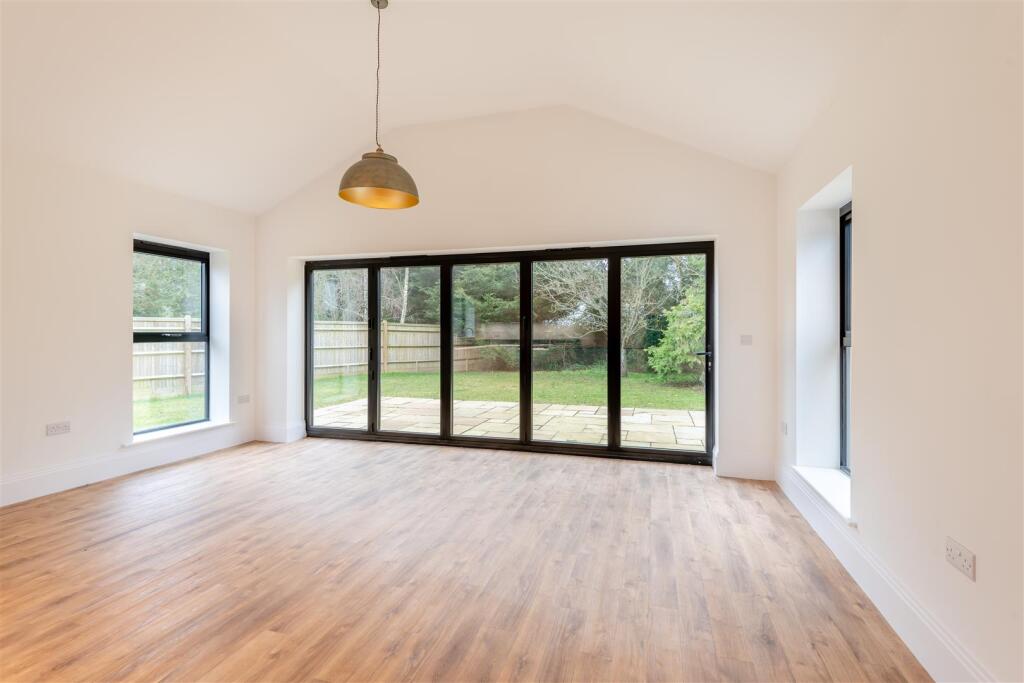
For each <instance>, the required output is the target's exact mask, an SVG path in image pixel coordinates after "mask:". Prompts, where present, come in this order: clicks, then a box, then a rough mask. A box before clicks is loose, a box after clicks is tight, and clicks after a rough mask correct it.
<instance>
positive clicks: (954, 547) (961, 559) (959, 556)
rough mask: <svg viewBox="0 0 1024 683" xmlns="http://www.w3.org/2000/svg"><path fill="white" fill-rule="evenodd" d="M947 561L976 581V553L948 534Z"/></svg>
mask: <svg viewBox="0 0 1024 683" xmlns="http://www.w3.org/2000/svg"><path fill="white" fill-rule="evenodd" d="M946 562H949V563H950V564H951V565H953V566H954V567H956V568H957V569H959V570H960V573H961V574H963V575H964V576H966V577H967V578H968V579H970V580H971V581H974V580H975V578H974V553H972V552H971V551H970V550H968V549H967V548H965V547H964V546H962V545H960V544H959V543H957V542H956V541H954V540H953V539H952V538H950V537H949V536H946Z"/></svg>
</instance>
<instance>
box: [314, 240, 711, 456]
mask: <svg viewBox="0 0 1024 683" xmlns="http://www.w3.org/2000/svg"><path fill="white" fill-rule="evenodd" d="M712 273H713V248H712V244H711V243H683V244H673V245H644V246H637V247H616V248H607V249H605V248H593V249H568V250H554V251H539V252H514V253H488V254H474V255H452V256H438V257H425V256H424V257H396V258H388V259H370V260H362V261H333V262H310V263H308V264H307V270H306V274H307V286H306V300H307V359H306V380H307V382H306V383H307V389H306V419H307V432H308V433H309V434H310V435H315V436H339V437H351V438H369V439H379V440H389V441H408V442H413V443H450V444H461V445H469V446H486V447H494V448H509V449H519V450H534V451H547V452H565V453H580V454H588V455H615V456H619V457H634V458H645V459H659V460H675V461H683V462H693V463H703V464H706V463H710V456H709V453H710V451H711V448H710V445H711V440H712V435H713V429H712V425H713V420H712V419H711V418H712V410H711V406H712V405H713V402H712V389H713V375H712V373H711V372H710V370H711V368H712V335H711V330H712V329H713V325H712V322H713V307H712V305H711V304H712V297H711V292H712V286H711V285H712V282H711V281H712Z"/></svg>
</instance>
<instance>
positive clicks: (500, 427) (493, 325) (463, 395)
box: [452, 263, 519, 439]
mask: <svg viewBox="0 0 1024 683" xmlns="http://www.w3.org/2000/svg"><path fill="white" fill-rule="evenodd" d="M452 345H453V349H452V380H453V387H452V395H453V399H454V400H453V406H452V422H453V425H452V434H453V435H455V436H472V437H478V438H492V439H518V438H519V264H518V263H482V264H473V265H456V266H454V267H453V268H452Z"/></svg>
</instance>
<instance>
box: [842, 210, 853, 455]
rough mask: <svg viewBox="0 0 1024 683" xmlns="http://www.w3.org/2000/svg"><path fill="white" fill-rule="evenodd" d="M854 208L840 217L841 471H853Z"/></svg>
mask: <svg viewBox="0 0 1024 683" xmlns="http://www.w3.org/2000/svg"><path fill="white" fill-rule="evenodd" d="M852 252H853V204H852V203H850V204H847V205H846V206H845V207H843V209H842V211H840V213H839V467H840V468H841V469H843V470H845V471H846V472H849V471H850V356H851V354H852V349H853V333H852V329H853V328H852V325H851V324H850V321H851V315H850V304H851V290H852V285H853V280H852V277H851V270H852V268H851V265H852V258H851V257H852Z"/></svg>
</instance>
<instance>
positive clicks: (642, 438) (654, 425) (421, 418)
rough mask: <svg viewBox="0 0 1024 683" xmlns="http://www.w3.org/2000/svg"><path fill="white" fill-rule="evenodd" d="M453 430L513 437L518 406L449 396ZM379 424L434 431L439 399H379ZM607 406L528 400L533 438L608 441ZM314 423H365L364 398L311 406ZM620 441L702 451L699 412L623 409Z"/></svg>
mask: <svg viewBox="0 0 1024 683" xmlns="http://www.w3.org/2000/svg"><path fill="white" fill-rule="evenodd" d="M454 408H455V414H454V415H453V418H452V419H453V422H454V426H455V434H457V435H466V436H482V437H490V438H498V439H514V438H518V435H519V407H518V404H517V403H511V402H505V401H455V403H454ZM381 409H382V413H383V414H382V416H381V428H382V429H385V430H388V431H395V432H413V433H419V434H438V433H439V432H440V424H441V402H440V401H439V400H437V399H432V398H384V399H381ZM607 416H608V411H607V409H606V408H599V407H597V406H570V405H560V404H557V403H538V404H535V405H534V418H533V422H534V432H533V433H534V438H536V439H539V440H542V441H570V442H577V443H608V417H607ZM314 423H315V424H316V425H317V426H318V427H341V428H348V429H365V428H366V399H360V400H357V401H350V402H348V403H342V404H340V405H336V406H330V407H328V408H319V409H317V411H316V413H315V415H314ZM622 445H623V446H636V447H647V448H651V447H654V448H671V449H677V450H688V451H701V450H704V411H703V410H667V409H660V408H623V410H622Z"/></svg>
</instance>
